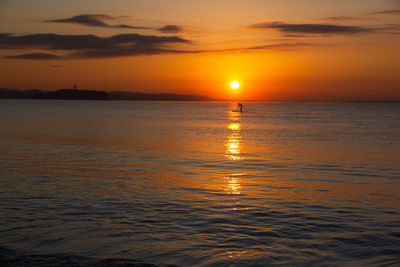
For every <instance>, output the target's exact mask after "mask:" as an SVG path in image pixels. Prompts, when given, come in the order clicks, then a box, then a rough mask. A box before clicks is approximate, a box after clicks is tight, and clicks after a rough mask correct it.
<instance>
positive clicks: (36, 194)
mask: <svg viewBox="0 0 400 267" xmlns="http://www.w3.org/2000/svg"><path fill="white" fill-rule="evenodd" d="M236 104H237V103H230V102H136V101H68V100H0V265H2V266H57V265H69V266H80V265H87V266H89V265H90V264H91V265H90V266H100V265H101V266H112V265H118V266H123V265H129V264H131V266H400V104H398V103H397V104H396V103H255V102H251V103H243V107H244V109H243V112H237V111H236ZM102 264H103V265H102Z"/></svg>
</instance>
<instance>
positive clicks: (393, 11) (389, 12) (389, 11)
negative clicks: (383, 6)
mask: <svg viewBox="0 0 400 267" xmlns="http://www.w3.org/2000/svg"><path fill="white" fill-rule="evenodd" d="M366 15H373V16H374V15H400V10H397V9H396V10H384V11H378V12H372V13H368V14H366Z"/></svg>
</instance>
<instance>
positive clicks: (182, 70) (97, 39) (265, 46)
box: [0, 0, 400, 101]
mask: <svg viewBox="0 0 400 267" xmlns="http://www.w3.org/2000/svg"><path fill="white" fill-rule="evenodd" d="M399 50H400V0H379V1H378V0H303V1H301V0H279V1H276V0H229V1H228V0H213V1H211V0H202V1H189V0H170V1H165V0H164V1H162V0H143V1H135V0H113V1H109V0H107V1H106V0H96V1H94V0H79V1H78V0H71V1H65V0H35V1H32V0H0V70H1V71H0V88H9V89H21V90H22V89H23V90H26V89H34V88H38V89H43V90H57V89H61V88H72V87H73V85H74V84H77V86H78V88H79V89H95V90H104V91H131V92H147V93H165V92H169V93H178V94H196V95H204V96H209V97H212V98H217V99H238V100H239V99H240V100H264V101H371V100H378V101H386V100H400V52H399ZM233 80H237V81H238V82H239V83H240V87H239V89H238V90H232V89H231V88H230V86H229V85H230V83H231V81H233Z"/></svg>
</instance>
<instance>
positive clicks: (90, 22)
mask: <svg viewBox="0 0 400 267" xmlns="http://www.w3.org/2000/svg"><path fill="white" fill-rule="evenodd" d="M120 18H122V17H113V16H109V15H103V14H91V15H90V14H88V15H78V16H75V17H71V18H66V19H54V20H46V21H45V22H49V23H73V24H79V25H84V26H90V27H104V28H123V29H147V28H146V27H138V26H131V25H126V24H118V25H110V24H107V23H106V22H104V20H117V19H120Z"/></svg>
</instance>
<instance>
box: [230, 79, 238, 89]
mask: <svg viewBox="0 0 400 267" xmlns="http://www.w3.org/2000/svg"><path fill="white" fill-rule="evenodd" d="M231 88H232V89H238V88H239V82H238V81H232V82H231Z"/></svg>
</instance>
